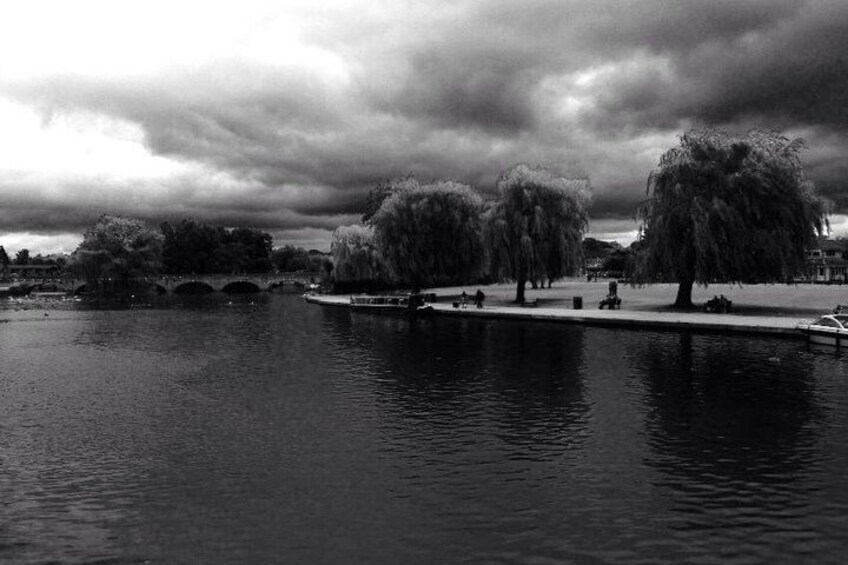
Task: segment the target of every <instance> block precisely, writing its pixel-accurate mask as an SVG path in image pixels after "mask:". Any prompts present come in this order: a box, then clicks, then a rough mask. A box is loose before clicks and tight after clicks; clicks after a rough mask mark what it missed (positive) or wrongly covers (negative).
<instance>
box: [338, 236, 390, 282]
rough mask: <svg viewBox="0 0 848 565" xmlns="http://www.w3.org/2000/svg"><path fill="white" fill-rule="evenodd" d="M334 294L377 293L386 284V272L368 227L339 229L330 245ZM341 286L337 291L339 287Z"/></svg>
mask: <svg viewBox="0 0 848 565" xmlns="http://www.w3.org/2000/svg"><path fill="white" fill-rule="evenodd" d="M330 255H331V256H332V258H333V281H334V283H335V286H336V291H337V292H339V291H340V290H341V289H345V290H351V289H356V290H368V291H371V290H377V289H379V288H382V287H384V286H386V285H387V284H388V282H389V281H388V278H389V276H388V269H387V267H386V264H385V262H384V261H383V258H382V256H381V255H380V252H379V250H378V249H377V247H376V245H375V243H374V230H373V229H372V228H370V227H368V226H361V225H353V226H340V227H338V228H336V231H334V232H333V241H332V243H331V244H330ZM340 287H341V288H340Z"/></svg>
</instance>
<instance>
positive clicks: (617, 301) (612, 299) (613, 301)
mask: <svg viewBox="0 0 848 565" xmlns="http://www.w3.org/2000/svg"><path fill="white" fill-rule="evenodd" d="M604 306H606V307H607V308H609V309H610V310H621V298H619V297H618V296H607V297H606V298H604V299H603V300H601V302H600V303H599V304H598V308H599V309H601V310H603V309H604Z"/></svg>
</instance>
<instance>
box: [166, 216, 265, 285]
mask: <svg viewBox="0 0 848 565" xmlns="http://www.w3.org/2000/svg"><path fill="white" fill-rule="evenodd" d="M161 229H162V235H163V236H164V244H163V252H162V261H163V266H164V269H165V272H168V273H195V274H205V273H240V272H248V273H264V272H268V271H270V270H271V267H272V265H271V249H272V240H271V236H270V235H269V234H267V233H265V232H262V231H259V230H255V229H248V228H235V229H226V228H223V227H221V226H211V225H208V224H204V223H200V222H197V221H195V220H192V219H184V220H180V221H179V222H178V223H176V224H174V225H172V224H170V223H168V222H165V223H164V224H162V227H161Z"/></svg>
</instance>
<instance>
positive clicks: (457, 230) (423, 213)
mask: <svg viewBox="0 0 848 565" xmlns="http://www.w3.org/2000/svg"><path fill="white" fill-rule="evenodd" d="M482 210H483V200H482V198H481V197H480V195H479V194H477V193H476V192H475V191H474V190H473V189H472V188H471V187H469V186H467V185H464V184H460V183H456V182H453V181H439V182H435V183H432V184H429V185H419V184H418V183H414V182H411V181H409V180H408V179H407V180H406V181H404V183H403V185H402V186H398V187H396V188H395V189H394V190H393V191H392V192H391V194H390V196H388V197H387V198H386V199H385V200H384V201H383V203H382V205H381V206H380V209H379V210H378V211H377V212H376V213H375V214H374V216H373V217H372V218H371V220H370V221H371V225H372V226H373V227H374V235H375V241H376V242H377V247H378V248H379V249H380V252H381V253H382V255H383V257H384V258H385V260H386V263H387V264H388V265H389V268H390V270H391V272H392V274H393V275H394V276H395V278H397V279H398V280H399V281H401V282H403V283H405V284H409V285H411V286H412V287H413V288H422V287H426V286H446V285H453V284H463V283H466V282H470V281H473V280H474V279H475V278H476V277H477V276H479V274H480V272H481V271H482V269H483V265H484V260H485V250H484V248H483V239H482V219H481V212H482Z"/></svg>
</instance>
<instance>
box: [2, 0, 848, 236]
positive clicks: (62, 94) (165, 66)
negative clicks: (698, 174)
mask: <svg viewBox="0 0 848 565" xmlns="http://www.w3.org/2000/svg"><path fill="white" fill-rule="evenodd" d="M846 92H848V2H846V1H845V0H785V1H784V0H747V1H741V0H732V1H731V0H711V1H703V0H692V1H684V0H668V1H658V0H629V1H628V0H622V1H615V2H614V1H611V0H522V1H520V2H518V1H513V0H486V1H484V0H451V1H427V0H416V1H405V0H391V1H388V0H366V1H359V0H350V1H332V0H331V1H318V0H305V1H297V0H291V1H286V2H279V1H268V2H260V1H250V0H239V1H232V2H211V1H203V2H192V1H180V2H177V1H175V0H169V1H167V2H160V1H156V0H145V1H144V2H132V1H122V2H114V1H102V2H94V1H85V0H74V1H73V2H67V1H55V2H44V1H38V0H28V1H27V2H14V3H8V4H5V5H4V7H3V11H2V18H0V245H3V246H4V247H5V248H6V249H7V251H12V252H13V251H15V250H17V249H20V248H22V247H27V248H29V249H30V250H31V251H33V252H41V253H54V252H71V251H73V250H74V248H75V247H76V245H77V244H78V243H79V241H80V240H81V237H82V233H83V231H84V230H85V229H86V227H88V226H90V225H91V224H92V223H94V222H95V221H96V220H97V218H98V217H99V216H100V215H101V214H104V213H106V214H123V215H129V216H135V217H139V218H143V219H146V220H149V221H151V222H153V223H156V224H158V223H161V222H162V221H175V220H179V219H181V218H187V217H191V218H194V219H196V220H199V221H204V222H209V223H213V224H217V225H224V226H229V227H235V226H247V227H255V228H259V229H262V230H265V231H268V232H269V233H271V234H272V235H273V236H274V242H275V245H277V246H280V245H284V244H294V245H298V246H303V247H306V248H317V249H324V250H326V249H328V247H329V242H330V239H331V235H332V231H333V230H334V229H335V228H336V227H337V226H339V225H349V224H352V223H356V222H358V221H359V218H360V215H361V212H362V211H363V209H364V203H365V198H366V195H367V193H368V190H369V189H370V188H371V187H373V186H374V185H375V184H377V183H379V182H381V181H384V180H386V179H389V178H394V177H403V176H408V175H413V176H415V177H416V178H417V179H418V180H420V181H425V182H426V181H430V180H435V179H453V180H456V181H459V182H464V183H468V184H470V185H472V186H474V187H475V188H477V189H478V190H480V191H481V193H482V194H483V195H484V196H486V197H494V196H495V195H496V189H495V183H496V180H497V178H498V176H499V174H500V173H501V172H503V171H504V170H506V169H507V168H509V167H510V166H512V165H514V164H516V163H529V164H533V165H541V166H545V167H550V168H551V169H553V170H555V171H557V172H559V173H561V174H563V175H566V176H579V177H588V178H589V180H590V183H591V186H592V189H593V201H592V206H591V209H590V218H591V224H590V228H589V235H590V236H592V237H597V238H599V239H606V240H617V241H620V242H623V243H627V242H629V241H631V240H632V239H633V237H635V230H636V223H635V221H634V210H635V207H636V206H637V205H638V203H639V202H640V201H641V200H642V199H644V198H645V195H646V193H645V189H646V181H647V177H648V174H649V173H650V171H651V170H652V169H653V168H655V167H656V165H657V162H658V160H659V157H660V155H662V153H663V152H665V151H666V150H668V149H670V148H671V147H673V146H674V145H675V144H676V143H677V141H678V136H679V135H680V134H681V133H682V132H684V131H686V130H688V129H690V128H696V127H718V128H722V129H725V130H728V131H732V132H739V133H742V132H744V131H746V130H748V129H750V128H754V127H759V128H765V129H778V130H780V131H782V132H784V134H785V135H787V136H789V137H801V138H803V139H805V140H806V144H807V145H806V150H805V152H804V154H803V158H804V163H805V167H806V171H807V174H808V176H809V177H810V178H811V179H812V180H813V181H815V183H816V184H817V186H818V188H819V191H820V192H821V193H822V194H823V195H825V196H826V197H828V198H829V199H830V200H832V201H833V204H834V207H833V210H834V215H833V216H832V218H831V223H832V226H833V229H834V232H835V233H837V234H839V233H843V232H844V233H848V186H846V182H845V179H846V178H848V160H846V155H848V98H846Z"/></svg>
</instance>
